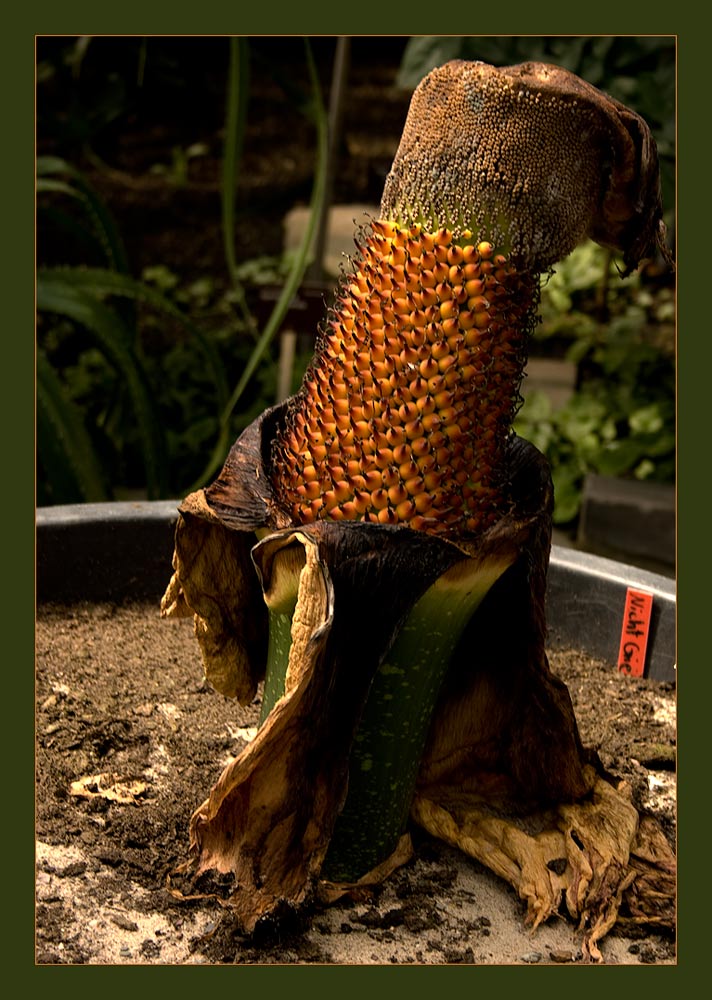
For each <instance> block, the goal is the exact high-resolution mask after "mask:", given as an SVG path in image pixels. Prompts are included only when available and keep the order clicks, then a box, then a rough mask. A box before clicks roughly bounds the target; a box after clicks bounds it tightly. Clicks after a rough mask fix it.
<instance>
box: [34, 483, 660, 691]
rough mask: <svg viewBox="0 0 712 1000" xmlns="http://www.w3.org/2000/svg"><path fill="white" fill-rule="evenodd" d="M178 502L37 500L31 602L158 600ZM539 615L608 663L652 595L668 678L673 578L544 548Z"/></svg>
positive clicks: (652, 659)
mask: <svg viewBox="0 0 712 1000" xmlns="http://www.w3.org/2000/svg"><path fill="white" fill-rule="evenodd" d="M178 504H179V501H178V500H162V501H153V502H121V503H101V504H76V505H66V506H56V507H40V508H38V510H37V600H38V602H40V603H41V602H48V601H56V602H62V603H73V602H76V601H123V600H126V599H134V600H144V599H155V600H156V601H158V600H159V599H160V597H161V595H162V594H163V592H164V590H165V588H166V585H167V583H168V580H169V579H170V575H171V558H172V555H173V533H174V529H175V524H176V521H177V518H178V513H177V508H178ZM548 581H549V582H548V591H547V621H548V624H549V646H550V648H552V649H568V648H574V649H579V650H581V651H582V652H584V653H586V654H588V655H590V656H593V657H596V658H598V659H602V660H604V661H608V662H610V663H611V665H612V669H615V667H614V665H615V664H616V661H617V657H618V649H619V644H620V636H621V630H622V628H623V621H624V613H625V600H626V592H627V589H628V588H629V587H631V588H634V589H636V590H642V591H645V592H647V593H649V594H652V597H653V607H652V617H651V624H650V635H649V639H648V649H647V659H646V667H645V676H646V677H649V678H651V679H653V680H660V681H674V680H676V596H675V593H676V592H675V583H674V581H673V580H670V579H668V578H667V577H664V576H660V575H658V574H656V573H650V572H648V571H646V570H643V569H638V568H637V567H635V566H629V565H626V564H625V563H621V562H616V561H614V560H611V559H603V558H601V557H599V556H593V555H590V554H588V553H585V552H579V551H577V550H574V549H568V548H564V547H561V546H557V545H554V546H553V548H552V553H551V561H550V565H549V577H548Z"/></svg>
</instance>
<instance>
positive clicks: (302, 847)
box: [162, 61, 674, 958]
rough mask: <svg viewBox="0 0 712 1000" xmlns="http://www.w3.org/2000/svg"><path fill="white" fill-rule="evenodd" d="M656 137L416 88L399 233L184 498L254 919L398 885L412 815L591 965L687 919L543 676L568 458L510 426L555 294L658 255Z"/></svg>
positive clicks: (438, 75)
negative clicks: (577, 261)
mask: <svg viewBox="0 0 712 1000" xmlns="http://www.w3.org/2000/svg"><path fill="white" fill-rule="evenodd" d="M661 215H662V209H661V201H660V189H659V176H658V165H657V154H656V149H655V144H654V141H653V139H652V137H651V134H650V132H649V129H648V127H647V125H646V124H645V122H644V121H643V120H642V119H641V118H640V117H638V115H636V114H635V113H634V112H632V111H630V110H628V109H627V108H625V107H624V106H623V105H621V104H620V103H618V102H617V101H614V100H612V99H610V98H608V97H606V96H605V95H603V94H602V93H600V92H599V91H598V90H596V89H594V88H593V87H591V86H590V85H588V84H586V83H585V82H583V81H582V80H580V79H578V78H577V77H575V76H573V75H572V74H570V73H568V72H566V71H564V70H562V69H559V68H557V67H554V66H548V65H543V64H538V63H526V64H523V65H521V66H514V67H507V68H503V69H496V68H494V67H491V66H488V65H486V64H483V63H479V62H474V63H471V62H462V61H455V62H451V63H448V64H446V65H445V66H443V67H441V68H439V69H436V70H434V71H433V72H431V73H430V74H429V76H427V77H426V78H425V79H424V80H423V81H422V83H421V84H420V85H419V87H418V88H417V90H416V91H415V93H414V95H413V98H412V102H411V106H410V110H409V113H408V117H407V121H406V124H405V128H404V132H403V137H402V140H401V143H400V146H399V149H398V152H397V155H396V158H395V160H394V163H393V167H392V169H391V172H390V174H389V176H388V179H387V181H386V185H385V190H384V194H383V200H382V204H381V211H380V218H379V219H378V220H374V221H373V222H371V223H370V225H369V226H367V227H365V230H364V231H363V232H359V233H358V234H357V253H356V255H355V257H354V259H353V261H352V266H351V269H350V271H349V272H348V273H345V274H344V276H343V278H342V281H341V284H340V287H339V295H338V297H337V300H336V305H335V307H334V309H333V310H332V311H331V312H330V313H329V315H328V317H327V322H326V324H325V326H324V328H323V329H322V330H321V331H320V335H319V338H318V342H317V346H316V351H315V355H314V359H313V361H312V364H311V365H310V368H309V370H308V371H307V373H306V375H305V377H304V380H303V383H302V386H301V388H300V390H299V391H298V392H297V393H296V395H295V396H293V397H292V398H291V399H289V400H287V401H286V403H284V404H281V405H279V406H277V407H274V408H272V409H270V410H269V411H267V412H266V413H264V414H263V415H262V416H261V417H260V418H259V419H258V420H257V421H255V422H254V423H253V424H252V425H251V426H250V427H249V428H248V429H247V430H246V431H245V432H244V433H243V434H242V435H241V437H240V438H239V439H238V440H237V442H236V443H235V445H234V446H233V448H232V450H231V452H230V454H229V456H228V458H227V461H226V463H225V466H224V467H223V470H222V472H221V474H220V476H219V477H218V479H217V480H216V481H215V482H214V483H213V484H212V485H210V486H209V487H207V488H206V489H204V490H200V491H198V492H197V493H194V494H192V495H191V496H189V497H188V498H187V499H186V500H185V502H184V503H183V504H182V506H181V507H180V519H179V523H178V526H177V530H176V547H175V556H174V570H175V573H174V576H173V579H172V580H171V583H170V585H169V587H168V590H167V592H166V595H165V597H164V599H163V604H162V612H163V614H164V615H178V614H193V615H194V617H195V629H196V635H197V638H198V641H199V643H200V646H201V649H202V653H203V658H204V663H205V670H206V676H207V677H208V679H209V680H210V681H211V682H212V683H213V685H214V686H215V687H216V688H217V689H218V690H220V691H222V692H223V693H224V694H226V695H230V696H234V697H237V698H238V699H239V700H240V701H241V702H243V703H244V702H249V701H250V700H251V699H252V698H253V697H254V695H255V693H256V691H257V686H258V684H259V683H260V681H262V680H263V679H264V681H265V686H264V695H263V711H262V719H261V724H260V727H259V730H258V732H257V735H256V737H255V739H254V740H253V741H252V742H251V743H250V744H249V745H248V746H247V747H246V748H245V750H244V751H243V752H242V753H240V755H239V756H238V757H237V758H236V759H235V760H234V761H233V762H232V763H231V764H230V765H229V766H228V767H227V768H226V769H225V771H224V772H223V774H222V776H221V777H220V779H219V780H218V782H217V783H216V785H215V786H214V787H213V789H212V790H211V791H210V794H209V797H208V799H207V800H206V801H205V802H204V803H203V804H202V805H201V806H200V807H199V808H198V809H197V810H196V812H195V814H194V816H193V819H192V823H191V847H192V852H193V860H194V864H195V865H196V866H197V868H198V870H200V871H205V870H212V869H214V870H217V871H219V872H231V873H233V874H234V876H235V882H234V890H233V892H232V895H231V896H230V899H229V905H230V906H231V907H232V908H233V909H234V910H235V912H236V914H237V916H238V918H239V920H240V922H241V925H242V926H243V928H245V929H246V930H248V931H249V930H252V929H253V928H254V927H255V925H256V923H257V921H258V920H259V919H260V918H261V917H263V916H265V915H267V914H271V913H274V912H276V911H278V910H279V909H281V908H282V907H284V906H285V905H286V906H293V907H294V906H298V905H300V904H302V903H304V902H305V901H306V900H308V899H309V898H310V897H311V896H312V895H313V894H314V893H316V894H319V895H320V896H321V897H322V898H323V899H327V900H328V899H333V898H336V897H337V896H338V895H339V894H341V893H343V892H344V891H347V890H348V888H349V886H353V885H354V884H359V885H361V886H363V885H367V884H368V883H369V882H373V881H378V880H380V879H382V878H384V877H385V876H386V875H387V874H388V872H389V871H390V870H392V868H393V867H395V866H396V865H398V864H400V863H402V862H403V861H404V860H405V859H406V858H407V857H408V852H409V846H408V845H409V839H408V834H407V823H408V820H409V818H410V820H412V821H414V822H416V823H418V824H420V825H421V826H423V827H424V828H425V829H426V830H428V831H430V832H431V833H433V834H434V835H435V836H438V837H441V838H443V839H444V840H446V841H448V842H450V843H452V844H455V845H457V846H459V847H461V848H462V849H463V850H464V851H466V852H467V853H468V854H470V855H471V856H473V857H475V858H477V859H479V860H480V861H481V862H483V863H484V864H485V865H488V866H489V867H490V868H492V869H493V870H494V871H495V872H497V873H498V874H500V875H501V876H503V877H504V878H506V879H507V880H508V881H510V882H511V883H512V885H514V886H515V888H516V889H517V890H518V892H519V893H520V895H521V897H522V898H523V899H524V900H526V903H527V919H528V921H529V922H530V923H533V924H534V925H536V924H538V923H540V922H541V921H542V920H545V919H546V918H547V917H548V916H550V915H551V914H553V913H555V912H556V911H557V910H558V909H559V908H560V906H561V905H562V903H563V902H565V906H566V909H567V910H568V913H569V914H570V915H571V916H572V917H574V918H575V919H577V920H579V921H580V924H581V927H582V930H583V932H584V948H585V950H586V953H587V954H588V955H590V956H591V957H594V958H599V957H600V952H599V951H598V948H597V945H596V941H597V940H598V939H599V938H600V937H601V936H602V935H603V934H605V933H606V932H607V930H609V929H610V927H611V926H613V924H614V922H615V921H616V919H617V918H618V916H619V912H620V910H621V907H622V906H624V907H625V908H626V911H627V913H628V918H629V919H631V920H633V921H638V922H646V921H648V922H651V923H658V924H668V925H669V924H671V923H672V921H673V919H674V913H673V910H674V862H673V856H672V853H671V851H670V849H669V847H668V845H667V842H666V841H665V838H664V837H663V836H662V833H661V832H660V831H659V830H658V829H657V828H656V827H655V825H654V824H652V823H651V822H650V821H649V819H648V818H646V817H641V816H639V814H638V812H637V810H636V809H635V808H634V807H633V805H632V803H631V801H630V794H629V792H628V791H627V789H626V786H624V785H623V784H622V783H619V782H617V781H616V780H615V779H614V778H612V777H611V776H609V775H607V774H605V773H604V772H603V769H602V767H601V765H600V762H599V761H598V759H597V757H596V755H595V754H594V753H593V752H591V751H588V750H586V749H585V748H584V747H583V746H582V744H581V741H580V738H579V735H578V730H577V726H576V721H575V718H574V714H573V710H572V706H571V701H570V698H569V695H568V691H567V689H566V687H565V686H564V685H563V684H562V683H561V682H560V681H558V680H557V679H556V678H555V677H554V676H553V675H552V674H551V672H550V671H549V667H548V662H547V657H546V652H545V640H546V621H545V610H544V596H545V586H546V570H547V563H548V556H549V548H550V540H551V509H552V488H551V481H550V476H549V470H548V466H547V464H546V462H545V460H544V459H543V457H542V456H541V455H540V454H539V453H538V452H537V451H536V449H534V448H533V447H532V446H531V445H529V444H527V443H526V442H524V441H522V440H520V439H519V438H517V437H516V436H514V435H513V433H512V429H511V428H512V421H513V418H514V415H515V413H516V410H517V406H518V402H519V387H520V381H521V378H522V375H523V369H524V365H525V363H526V357H527V349H528V339H529V336H530V334H531V331H532V329H533V327H534V325H535V322H536V310H537V303H538V288H539V280H540V275H541V274H542V273H543V272H546V271H547V270H548V269H550V268H551V266H552V265H553V264H554V263H556V261H558V260H560V259H561V258H562V257H563V256H565V255H566V254H568V253H569V252H570V251H571V250H572V249H573V248H574V247H575V246H576V245H577V244H578V243H579V242H580V241H581V240H582V239H584V238H586V237H590V238H592V239H594V240H596V241H598V242H599V243H601V244H603V245H606V246H609V247H612V248H615V249H616V250H618V251H619V252H621V253H622V255H623V260H624V264H625V267H626V270H627V271H630V270H633V269H634V268H635V267H637V266H638V264H639V262H640V261H641V260H642V259H644V258H645V257H648V256H650V255H652V254H653V253H654V252H655V251H656V250H659V251H661V252H662V253H663V254H664V255H667V251H666V250H665V248H664V227H663V224H662V220H661Z"/></svg>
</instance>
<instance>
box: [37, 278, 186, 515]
mask: <svg viewBox="0 0 712 1000" xmlns="http://www.w3.org/2000/svg"><path fill="white" fill-rule="evenodd" d="M37 308H38V309H40V310H42V311H46V312H52V313H57V314H58V315H61V316H66V317H67V318H69V319H71V320H73V321H74V322H76V323H79V324H81V326H83V327H84V328H85V329H86V330H87V332H88V333H90V334H91V335H92V337H93V339H94V341H95V343H96V344H97V346H98V347H99V349H100V350H101V352H102V353H103V354H104V356H105V357H106V359H107V360H108V361H109V363H110V364H111V365H112V367H114V368H115V369H116V371H118V372H119V373H120V374H121V375H122V376H123V377H124V378H125V380H126V386H127V389H128V392H129V395H130V397H131V402H132V405H133V409H134V414H135V416H136V423H137V427H138V431H139V437H140V441H141V449H142V452H143V460H144V467H145V472H146V484H147V490H148V496H149V499H156V498H158V497H161V496H164V495H165V493H166V484H167V472H166V458H165V455H166V448H165V441H164V435H163V431H162V428H161V424H160V420H159V418H158V413H157V411H156V408H155V406H154V404H153V397H152V391H151V388H150V386H149V384H148V380H147V378H146V375H145V373H144V371H143V368H142V366H141V363H140V361H139V359H138V358H137V356H136V353H135V351H134V349H133V347H132V345H131V335H130V332H129V331H128V330H127V329H126V327H125V325H124V324H123V323H122V322H121V320H120V319H119V317H118V316H117V314H116V313H115V312H113V311H112V310H111V309H109V308H108V307H107V306H106V305H104V303H103V302H100V301H98V300H97V299H95V298H93V297H92V296H91V295H89V294H88V293H86V292H85V291H84V290H83V289H81V288H78V287H74V286H73V285H72V283H71V281H67V280H66V279H65V276H64V275H61V274H57V273H52V272H47V271H41V272H40V273H39V274H38V278H37Z"/></svg>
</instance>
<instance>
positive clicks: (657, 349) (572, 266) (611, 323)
mask: <svg viewBox="0 0 712 1000" xmlns="http://www.w3.org/2000/svg"><path fill="white" fill-rule="evenodd" d="M541 314H542V323H541V326H540V328H539V330H538V332H537V334H536V335H535V336H536V342H537V343H536V344H535V348H534V350H535V351H536V350H537V349H539V350H541V349H542V348H545V347H546V344H547V342H552V341H556V342H558V344H562V343H563V344H564V345H566V357H567V358H568V359H569V360H571V361H574V362H576V364H577V365H578V370H579V385H578V387H577V390H576V392H575V393H574V394H573V396H572V397H571V399H570V400H569V401H568V402H567V403H566V404H565V405H564V406H562V407H561V408H559V409H556V410H555V409H553V407H552V404H551V401H550V399H549V397H548V396H546V395H545V394H544V393H541V392H532V393H531V394H528V395H527V398H526V402H525V403H524V405H523V406H522V408H521V410H520V412H519V415H518V417H517V421H516V423H515V430H516V431H517V433H518V434H520V435H521V436H522V437H525V438H527V439H528V440H530V441H531V442H532V443H533V444H535V445H536V446H537V447H538V448H539V449H540V450H541V451H542V452H543V453H544V454H545V455H546V456H547V458H548V459H549V461H550V463H551V466H552V476H553V480H554V492H555V503H556V506H555V512H554V520H555V522H556V523H558V524H566V523H568V522H570V521H572V520H573V519H574V518H575V517H576V516H577V514H578V512H579V508H580V503H581V492H582V487H583V482H584V478H585V476H586V473H588V472H595V473H599V474H600V475H607V476H626V477H633V478H636V479H652V480H656V481H659V482H673V481H674V477H675V344H674V336H675V334H674V319H675V310H674V302H673V298H672V292H671V291H670V290H669V289H667V288H664V287H662V288H660V287H658V288H653V290H651V289H649V288H648V287H646V285H645V283H644V282H643V280H642V279H641V277H640V276H639V275H633V276H631V277H630V278H628V279H626V280H625V281H621V280H620V278H619V277H618V271H617V269H616V262H615V260H613V259H612V258H611V255H610V254H608V253H607V252H606V251H604V250H602V249H601V248H600V247H597V246H595V245H594V244H592V243H585V244H583V245H582V246H581V247H579V248H578V249H577V250H575V251H574V253H573V254H572V255H571V256H570V257H569V258H567V260H566V261H564V262H562V264H560V265H559V266H558V267H557V269H556V273H555V274H554V275H553V276H552V277H551V278H549V279H548V281H547V282H546V283H545V284H544V287H543V289H542V301H541Z"/></svg>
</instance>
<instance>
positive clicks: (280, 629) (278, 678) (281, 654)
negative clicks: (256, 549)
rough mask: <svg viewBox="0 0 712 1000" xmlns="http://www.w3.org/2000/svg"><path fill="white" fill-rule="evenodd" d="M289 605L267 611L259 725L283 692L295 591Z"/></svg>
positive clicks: (295, 599)
mask: <svg viewBox="0 0 712 1000" xmlns="http://www.w3.org/2000/svg"><path fill="white" fill-rule="evenodd" d="M290 603H291V606H286V607H285V608H284V609H283V610H280V611H275V610H273V609H270V612H269V644H268V647H267V669H266V672H265V686H264V691H263V693H262V710H261V712H260V723H259V724H260V725H262V723H263V722H264V721H265V719H266V718H267V716H268V715H269V713H270V712H271V711H272V708H273V707H274V705H275V703H276V702H277V701H279V699H280V698H281V697H282V695H283V694H284V684H285V681H286V678H287V665H288V663H289V649H290V646H291V644H292V616H293V615H294V608H295V607H296V603H297V595H296V592H295V594H294V599H293V600H292V601H291V602H290Z"/></svg>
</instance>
